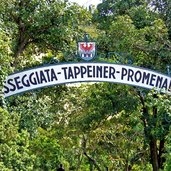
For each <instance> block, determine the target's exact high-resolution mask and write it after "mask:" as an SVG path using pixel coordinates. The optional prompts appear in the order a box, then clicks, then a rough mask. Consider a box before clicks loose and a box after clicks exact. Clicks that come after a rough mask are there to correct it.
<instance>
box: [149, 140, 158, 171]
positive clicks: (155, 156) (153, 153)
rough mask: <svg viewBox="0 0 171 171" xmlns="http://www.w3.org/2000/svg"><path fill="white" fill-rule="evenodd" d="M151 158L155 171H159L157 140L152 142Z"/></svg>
mask: <svg viewBox="0 0 171 171" xmlns="http://www.w3.org/2000/svg"><path fill="white" fill-rule="evenodd" d="M149 144H150V156H151V164H152V166H153V171H158V170H159V164H158V154H157V141H156V140H155V139H151V140H150V143H149Z"/></svg>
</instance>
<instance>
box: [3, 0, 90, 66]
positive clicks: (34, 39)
mask: <svg viewBox="0 0 171 171" xmlns="http://www.w3.org/2000/svg"><path fill="white" fill-rule="evenodd" d="M1 6H4V8H2V7H1V8H2V9H3V10H2V13H1V18H2V20H3V21H4V22H5V23H6V26H7V29H8V30H11V32H12V33H13V54H14V57H15V62H14V65H16V64H17V63H19V60H20V59H18V56H19V55H20V54H22V53H23V52H24V50H25V49H26V48H28V47H30V48H31V51H29V54H34V53H36V52H41V53H42V52H43V50H45V51H46V50H47V49H51V50H54V51H55V52H59V51H67V50H70V49H72V47H73V43H74V40H76V39H77V38H78V34H79V25H82V24H83V23H86V21H89V13H88V12H87V11H86V10H85V9H83V8H81V7H79V6H77V5H76V4H74V5H73V4H70V3H68V2H66V1H60V0H55V1H48V0H47V1H38V0H32V1H28V0H24V1H23V0H21V1H20V0H19V1H18V0H16V1H10V0H9V1H3V2H2V3H1ZM74 45H75V43H74ZM39 50H40V51H39ZM27 55H28V54H27ZM15 63H16V64H15Z"/></svg>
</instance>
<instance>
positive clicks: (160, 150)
mask: <svg viewBox="0 0 171 171" xmlns="http://www.w3.org/2000/svg"><path fill="white" fill-rule="evenodd" d="M164 144H165V140H164V139H162V140H161V141H160V145H159V155H158V164H159V168H160V169H164V165H163V164H164V162H165V157H163V154H164Z"/></svg>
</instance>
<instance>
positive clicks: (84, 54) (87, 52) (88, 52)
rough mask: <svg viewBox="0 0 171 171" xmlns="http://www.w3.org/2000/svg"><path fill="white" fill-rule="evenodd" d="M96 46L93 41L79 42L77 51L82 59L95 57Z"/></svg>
mask: <svg viewBox="0 0 171 171" xmlns="http://www.w3.org/2000/svg"><path fill="white" fill-rule="evenodd" d="M95 52H96V46H95V42H79V43H78V53H79V56H80V57H81V58H82V59H84V60H87V61H88V60H91V59H93V58H94V57H95Z"/></svg>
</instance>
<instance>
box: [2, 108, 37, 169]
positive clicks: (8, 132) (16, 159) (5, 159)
mask: <svg viewBox="0 0 171 171" xmlns="http://www.w3.org/2000/svg"><path fill="white" fill-rule="evenodd" d="M19 119H20V118H19V116H18V115H17V114H16V113H14V112H12V113H8V112H7V111H6V110H4V109H2V108H0V151H1V157H0V167H1V170H7V171H8V170H9V171H10V170H25V171H26V170H30V171H31V170H33V163H34V159H35V155H33V154H30V150H29V146H30V142H29V134H28V132H27V131H24V130H22V131H21V132H18V127H19Z"/></svg>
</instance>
